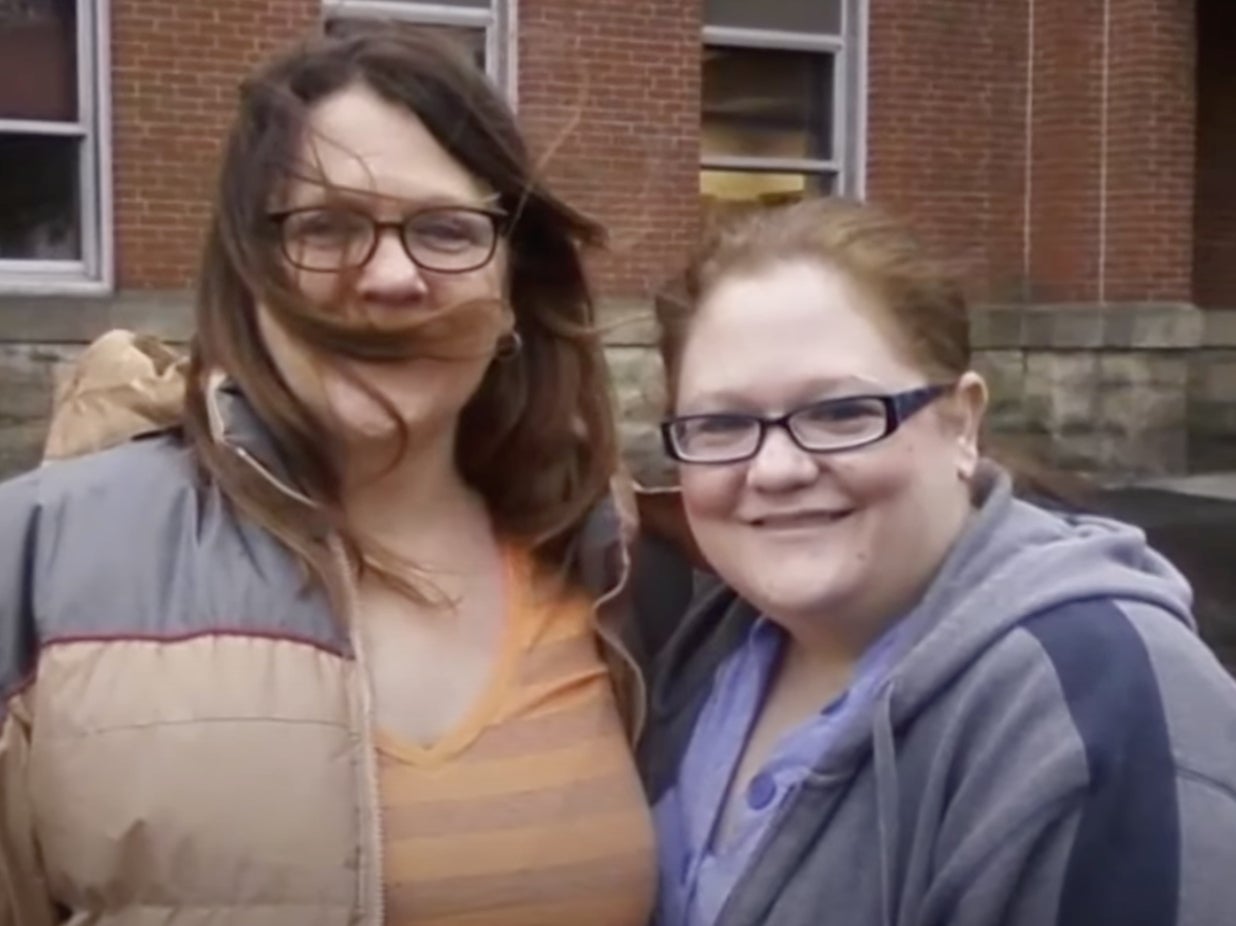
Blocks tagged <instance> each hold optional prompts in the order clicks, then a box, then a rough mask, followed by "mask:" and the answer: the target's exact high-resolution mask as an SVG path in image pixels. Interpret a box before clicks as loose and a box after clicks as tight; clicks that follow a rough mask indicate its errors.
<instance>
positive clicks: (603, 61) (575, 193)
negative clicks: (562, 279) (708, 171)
mask: <svg viewBox="0 0 1236 926" xmlns="http://www.w3.org/2000/svg"><path fill="white" fill-rule="evenodd" d="M518 29H519V62H520V66H519V86H518V109H519V117H520V121H521V123H522V124H523V126H524V128H525V130H526V131H527V132H528V135H529V137H530V139H531V141H532V144H533V147H534V148H535V149H536V150H537V151H538V152H539V154H540V156H541V158H542V159H543V160H544V167H545V171H546V173H547V175H548V177H549V178H550V180H551V182H552V183H553V185H554V187H555V189H556V190H557V191H558V192H559V193H560V194H561V195H563V196H564V197H565V198H566V199H567V200H568V201H569V202H571V203H573V204H574V205H576V206H577V207H578V208H580V209H582V210H584V211H585V212H587V213H589V214H591V215H593V216H595V217H596V218H599V219H600V220H601V221H602V222H604V223H605V225H606V226H607V227H608V229H609V236H610V240H609V247H608V251H607V252H606V253H605V254H604V255H603V256H601V257H600V258H599V259H598V260H597V261H596V262H595V265H594V270H595V279H596V284H597V288H598V290H599V291H600V292H601V293H603V294H604V295H605V296H607V297H610V298H615V297H619V298H623V297H625V298H632V297H635V298H639V297H646V296H647V295H648V294H650V293H651V292H653V291H654V290H655V289H656V288H657V287H659V286H661V285H663V284H664V283H665V281H666V279H667V278H668V277H669V276H670V275H671V274H672V273H674V272H675V270H676V269H677V268H678V267H679V266H680V265H681V263H682V261H683V258H684V255H685V254H686V252H687V250H688V249H689V248H690V246H691V243H692V241H693V240H694V238H695V234H696V223H697V217H698V216H697V213H698V199H699V196H698V192H697V190H698V182H699V181H698V167H697V165H698V163H699V146H700V142H699V136H700V127H699V123H700V117H699V112H700V72H699V55H700V29H701V25H700V5H699V3H698V2H697V0H693V2H673V3H669V2H659V3H657V2H651V0H589V2H588V3H586V4H585V3H579V2H577V0H520V2H519V26H518Z"/></svg>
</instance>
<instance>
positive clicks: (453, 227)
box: [267, 206, 507, 273]
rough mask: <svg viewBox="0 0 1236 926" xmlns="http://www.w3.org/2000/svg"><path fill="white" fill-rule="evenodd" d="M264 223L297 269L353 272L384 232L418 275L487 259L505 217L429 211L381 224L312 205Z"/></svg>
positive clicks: (467, 210) (469, 210)
mask: <svg viewBox="0 0 1236 926" xmlns="http://www.w3.org/2000/svg"><path fill="white" fill-rule="evenodd" d="M267 218H268V219H269V220H270V221H271V222H272V223H273V224H274V226H275V228H276V229H277V231H278V235H279V245H280V248H281V249H282V251H283V255H284V257H286V258H287V260H288V262H289V263H290V264H292V266H294V267H299V268H300V269H302V270H310V271H314V272H320V273H338V272H341V271H347V270H358V269H360V268H361V267H364V266H365V265H366V264H367V263H369V261H370V260H372V259H373V255H374V254H375V253H376V252H377V249H378V242H379V240H380V239H381V235H382V232H384V231H386V230H388V229H390V230H394V231H396V232H397V233H398V235H399V240H400V242H401V243H402V244H403V249H404V251H405V252H407V255H408V259H409V260H411V261H412V262H413V263H414V264H416V266H418V267H420V268H421V269H422V270H428V271H431V272H433V273H467V272H469V271H471V270H479V269H480V268H481V267H484V266H485V265H486V264H488V263H489V262H490V261H491V260H493V256H494V253H495V252H496V251H497V249H498V240H499V239H500V238H501V237H502V235H503V234H504V233H505V230H506V229H505V226H506V218H507V217H506V213H504V212H502V211H501V210H499V209H484V208H479V207H472V206H434V207H432V208H428V209H418V210H417V211H415V212H412V213H409V214H408V215H406V216H404V217H403V218H402V219H400V220H399V221H397V222H383V221H379V220H378V219H375V218H374V217H373V216H371V215H369V214H368V213H365V212H362V211H360V210H358V209H349V208H344V207H335V206H317V207H313V208H308V209H288V210H285V211H282V212H272V213H270V214H268V216H267Z"/></svg>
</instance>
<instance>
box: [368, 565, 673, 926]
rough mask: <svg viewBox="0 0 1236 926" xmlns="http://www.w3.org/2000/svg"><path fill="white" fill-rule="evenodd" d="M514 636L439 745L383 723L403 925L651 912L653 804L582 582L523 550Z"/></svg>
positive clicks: (383, 775) (538, 923) (390, 841)
mask: <svg viewBox="0 0 1236 926" xmlns="http://www.w3.org/2000/svg"><path fill="white" fill-rule="evenodd" d="M512 558H513V566H512V568H511V569H510V576H511V581H510V582H509V583H508V597H509V599H510V600H509V604H508V612H509V617H508V619H509V620H510V621H511V622H512V624H511V626H510V627H508V632H507V633H506V635H505V639H504V643H503V651H502V652H501V654H500V655H499V657H498V659H497V660H496V661H495V666H494V669H493V675H492V677H491V678H490V680H489V684H487V685H486V687H485V690H484V691H483V693H482V694H481V696H480V700H479V701H478V704H477V705H476V709H474V710H472V711H469V713H468V715H467V717H465V719H464V721H462V723H461V724H460V725H459V726H458V727H457V728H456V729H454V730H452V731H451V732H449V733H448V734H447V736H445V737H444V738H443V739H442V740H441V741H439V742H438V743H436V744H434V745H433V746H429V747H421V746H419V745H417V744H413V743H407V742H401V741H399V740H397V739H395V738H394V737H392V736H390V735H387V734H385V733H383V732H382V731H379V734H378V750H379V777H380V782H379V784H380V790H381V795H382V810H383V837H384V849H385V854H384V864H383V876H384V883H385V887H386V907H387V909H386V923H387V924H388V926H489V924H494V926H568V924H571V926H574V924H578V923H588V924H589V926H643V924H644V923H646V922H647V920H648V918H649V915H650V912H651V909H652V901H653V894H654V891H655V879H656V874H655V857H654V850H653V836H652V825H651V819H650V815H649V812H648V809H647V805H646V802H645V799H644V794H643V791H642V789H641V787H640V784H639V780H638V778H637V776H636V772H635V766H634V762H633V760H632V758H631V754H630V747H629V746H628V744H627V741H626V737H625V736H624V734H623V729H622V722H621V720H620V718H619V714H618V710H617V705H616V703H615V700H614V696H613V692H612V690H611V687H610V684H609V678H608V673H607V670H606V668H605V663H604V662H603V660H602V659H601V657H600V655H599V654H598V650H597V641H596V637H595V634H594V632H593V629H592V623H591V614H592V608H591V605H590V603H589V601H588V600H587V598H586V596H585V595H583V594H582V593H574V592H571V593H563V592H562V590H561V589H560V587H559V586H558V585H557V584H556V583H554V582H552V581H551V580H549V579H547V578H544V577H541V576H539V575H538V574H537V572H536V570H535V569H534V568H533V565H532V558H531V557H530V556H529V555H527V554H525V553H519V552H516V553H513V554H512Z"/></svg>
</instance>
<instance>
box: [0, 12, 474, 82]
mask: <svg viewBox="0 0 1236 926" xmlns="http://www.w3.org/2000/svg"><path fill="white" fill-rule="evenodd" d="M0 2H3V0H0ZM483 5H484V4H482V6H483ZM375 22H380V23H382V25H383V26H384V27H387V28H391V29H407V30H410V31H413V32H419V33H429V34H430V35H435V36H437V37H438V38H440V39H441V40H442V41H444V42H447V43H449V44H451V45H454V46H455V47H457V48H458V49H460V50H461V51H462V52H463V53H464V54H465V55H467V56H468V57H469V58H471V59H472V60H473V61H474V62H476V66H477V67H479V68H481V69H482V70H484V68H485V30H484V29H476V28H471V27H468V26H439V25H426V24H425V23H417V22H408V21H406V20H402V19H395V20H391V19H387V18H385V17H384V18H382V19H380V20H375V19H366V18H363V17H360V16H357V15H355V14H348V15H346V16H334V17H332V18H330V19H328V20H327V21H326V31H327V32H328V33H330V34H331V35H346V34H347V33H348V31H349V30H350V29H372V28H373V27H374V23H375Z"/></svg>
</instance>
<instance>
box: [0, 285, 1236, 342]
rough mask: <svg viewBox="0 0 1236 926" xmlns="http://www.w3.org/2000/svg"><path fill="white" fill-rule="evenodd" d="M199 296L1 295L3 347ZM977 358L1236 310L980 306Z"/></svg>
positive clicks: (616, 332)
mask: <svg viewBox="0 0 1236 926" xmlns="http://www.w3.org/2000/svg"><path fill="white" fill-rule="evenodd" d="M597 319H598V324H599V325H600V327H601V330H602V332H603V337H604V341H605V344H606V345H607V346H611V347H654V346H655V345H656V334H657V331H656V324H655V320H654V315H653V303H652V300H651V299H639V298H626V299H601V300H599V302H598V306H597ZM192 326H193V308H192V296H191V294H189V293H188V292H184V291H177V290H148V291H143V290H129V291H124V292H120V293H116V294H114V295H111V296H102V297H91V296H20V295H2V296H0V343H5V342H8V343H13V342H22V343H27V344H28V343H39V342H43V343H70V344H71V343H85V342H88V341H91V340H93V339H94V338H96V337H98V336H99V335H100V334H102V333H103V332H105V331H108V330H109V329H111V328H132V329H136V330H140V331H144V332H148V333H150V334H154V335H156V336H158V337H161V338H165V339H167V340H170V341H184V340H187V339H188V337H189V335H190V333H191V332H192ZM971 339H972V342H973V345H972V346H973V348H974V349H975V350H1010V349H1011V350H1101V349H1113V348H1116V349H1121V348H1122V349H1126V350H1130V349H1132V350H1184V349H1188V348H1193V347H1200V346H1207V347H1223V346H1236V310H1211V311H1206V312H1204V311H1202V310H1200V309H1198V308H1197V307H1196V306H1192V305H1187V304H1169V303H1164V304H1145V303H1118V304H1113V305H1107V306H1094V305H1033V306H977V307H976V308H975V309H974V310H973V318H972V323H971Z"/></svg>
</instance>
